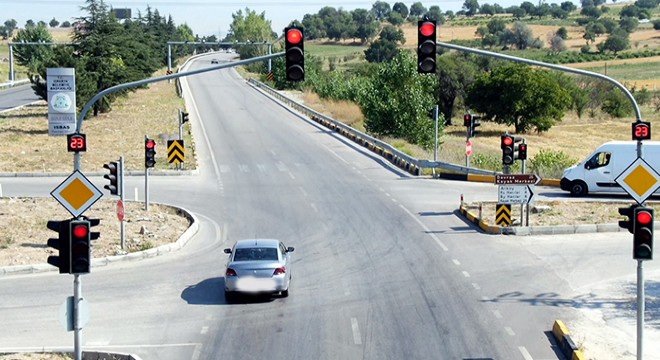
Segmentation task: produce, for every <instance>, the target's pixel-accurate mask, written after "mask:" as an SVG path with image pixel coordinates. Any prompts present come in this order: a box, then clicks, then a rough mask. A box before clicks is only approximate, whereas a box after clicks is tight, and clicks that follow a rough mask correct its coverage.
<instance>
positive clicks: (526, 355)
mask: <svg viewBox="0 0 660 360" xmlns="http://www.w3.org/2000/svg"><path fill="white" fill-rule="evenodd" d="M518 350H520V353H521V354H522V356H523V357H524V358H525V360H534V358H533V357H532V355H531V354H530V353H529V351H527V349H525V347H524V346H519V347H518Z"/></svg>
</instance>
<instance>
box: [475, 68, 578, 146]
mask: <svg viewBox="0 0 660 360" xmlns="http://www.w3.org/2000/svg"><path fill="white" fill-rule="evenodd" d="M466 105H467V106H469V107H470V108H471V109H474V110H475V111H477V112H479V113H482V114H484V117H485V118H487V119H490V120H492V121H495V122H497V123H500V124H506V125H513V126H514V127H515V131H516V133H525V132H527V131H529V130H530V129H532V128H534V129H535V130H536V131H537V132H544V131H547V130H549V129H550V128H551V127H552V126H553V125H554V124H555V123H556V122H559V121H561V119H562V117H563V116H564V113H565V110H566V109H568V108H569V107H570V105H571V98H570V94H569V92H568V91H567V90H566V89H564V88H563V87H562V86H561V84H560V83H559V81H558V76H557V74H556V73H553V72H550V71H547V70H542V69H532V68H531V67H529V66H526V65H520V64H514V65H505V66H501V67H497V68H495V69H493V70H492V71H491V72H489V73H484V74H483V75H482V76H480V77H479V78H477V80H476V81H475V82H474V84H473V85H472V86H471V87H470V89H469V91H468V95H467V99H466Z"/></svg>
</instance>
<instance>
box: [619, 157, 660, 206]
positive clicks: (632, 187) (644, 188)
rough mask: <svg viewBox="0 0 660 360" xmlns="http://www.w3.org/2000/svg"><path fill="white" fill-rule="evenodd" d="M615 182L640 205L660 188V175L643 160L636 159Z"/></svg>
mask: <svg viewBox="0 0 660 360" xmlns="http://www.w3.org/2000/svg"><path fill="white" fill-rule="evenodd" d="M614 181H616V183H617V184H619V185H621V188H623V190H625V191H626V192H627V193H628V194H630V196H632V197H633V199H635V201H637V203H639V204H640V205H641V204H643V203H644V201H646V199H647V198H648V197H649V196H651V194H653V193H654V192H655V191H656V190H657V189H658V187H660V175H658V173H657V172H656V171H655V169H654V168H653V167H652V166H651V165H649V163H647V162H646V161H644V159H642V158H637V159H635V161H633V163H632V164H630V166H629V167H628V168H627V169H626V170H624V171H623V172H622V173H621V174H620V175H619V176H618V177H617V178H616V179H615V180H614Z"/></svg>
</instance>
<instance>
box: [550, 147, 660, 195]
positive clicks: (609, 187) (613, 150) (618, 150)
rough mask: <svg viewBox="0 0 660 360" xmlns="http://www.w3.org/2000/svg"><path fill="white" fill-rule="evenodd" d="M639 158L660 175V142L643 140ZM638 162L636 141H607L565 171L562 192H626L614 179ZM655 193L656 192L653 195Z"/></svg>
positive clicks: (562, 179) (581, 193) (561, 183)
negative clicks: (636, 160) (634, 162)
mask: <svg viewBox="0 0 660 360" xmlns="http://www.w3.org/2000/svg"><path fill="white" fill-rule="evenodd" d="M642 144H643V145H642V157H643V158H644V160H645V161H646V162H647V163H648V164H649V165H651V167H652V168H653V169H655V170H656V171H658V172H660V141H644V142H643V143H642ZM635 159H637V141H610V142H606V143H605V144H603V145H601V146H599V147H598V149H596V151H594V152H593V153H592V154H591V155H589V156H588V157H587V158H586V159H584V160H583V161H582V162H580V163H579V164H577V165H575V166H571V167H569V168H568V169H566V170H564V174H563V175H562V178H561V181H560V183H559V184H560V187H561V189H562V190H566V191H570V192H571V195H572V196H585V195H587V194H589V193H598V192H613V193H624V192H625V191H624V190H623V189H622V188H621V186H619V184H617V183H616V182H615V181H614V180H616V178H617V177H618V176H619V175H620V174H621V173H622V172H624V171H625V170H626V169H627V168H628V167H629V166H630V164H632V163H633V161H635ZM656 193H657V192H656Z"/></svg>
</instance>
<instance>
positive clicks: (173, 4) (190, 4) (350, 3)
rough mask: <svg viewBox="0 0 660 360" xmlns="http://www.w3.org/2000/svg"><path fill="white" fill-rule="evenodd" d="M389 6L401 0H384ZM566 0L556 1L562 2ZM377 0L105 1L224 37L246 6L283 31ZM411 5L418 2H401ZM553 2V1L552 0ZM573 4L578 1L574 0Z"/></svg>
mask: <svg viewBox="0 0 660 360" xmlns="http://www.w3.org/2000/svg"><path fill="white" fill-rule="evenodd" d="M385 1H386V2H387V3H389V4H390V6H392V5H394V3H395V2H397V1H401V0H385ZM523 1H524V0H500V1H479V4H480V5H483V4H485V3H490V4H495V3H498V4H500V5H501V6H502V7H504V8H506V7H509V6H511V5H519V4H521V3H522V2H523ZM562 1H564V0H556V2H557V3H561V2H562ZM374 2H376V0H370V1H363V0H308V1H294V0H242V1H241V0H216V1H212V0H191V1H184V0H179V1H174V0H152V1H140V0H123V1H119V0H108V1H105V3H106V4H108V5H110V6H112V7H113V8H116V9H118V8H130V9H132V13H133V16H134V17H135V16H136V15H137V12H138V10H140V11H142V13H144V10H145V9H146V8H147V6H151V8H152V9H158V11H159V12H160V15H161V16H165V17H167V16H168V15H172V18H173V20H174V23H175V24H177V25H180V24H183V23H186V24H188V26H190V28H192V30H193V32H194V33H195V34H197V35H200V36H209V35H216V36H219V38H221V39H222V38H224V37H225V36H226V35H227V32H228V30H229V25H230V24H231V22H232V14H234V13H236V12H238V10H241V9H243V10H244V9H245V8H246V7H247V8H249V9H250V10H252V11H256V12H257V13H258V14H261V13H262V12H265V17H266V19H267V20H270V21H271V25H272V29H273V31H275V32H276V33H281V32H282V30H283V29H284V27H285V26H287V25H288V24H289V23H290V22H291V21H293V20H302V18H303V16H304V15H305V14H316V13H318V11H319V10H320V9H321V8H323V7H325V6H332V7H334V8H337V9H339V8H342V9H344V10H347V11H350V10H354V9H357V8H362V9H371V6H372V5H373V4H374ZM401 2H403V3H404V4H406V5H407V6H408V8H410V5H412V4H413V3H414V2H416V0H415V1H413V0H409V1H405V0H404V1H401ZM464 2H465V0H439V1H438V0H436V1H421V3H422V4H423V5H424V6H425V7H426V8H427V9H428V8H429V7H430V6H432V5H438V6H440V9H441V10H442V11H443V12H444V11H447V10H452V11H454V12H456V11H459V10H461V7H462V6H463V3H464ZM551 2H554V1H551ZM573 3H575V4H576V5H577V4H579V1H577V0H574V1H573ZM81 6H85V1H84V0H0V24H2V23H4V22H5V20H9V19H15V20H16V21H17V22H18V26H19V27H20V28H22V27H23V26H24V25H25V22H26V21H27V20H29V19H32V20H33V21H34V22H39V21H41V20H43V21H45V22H46V23H48V22H50V20H51V19H53V17H54V18H55V19H56V20H57V21H59V22H60V23H62V22H64V21H69V22H73V21H74V19H75V18H77V17H81V16H84V15H86V14H85V13H84V12H82V11H81V10H80V7H81Z"/></svg>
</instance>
